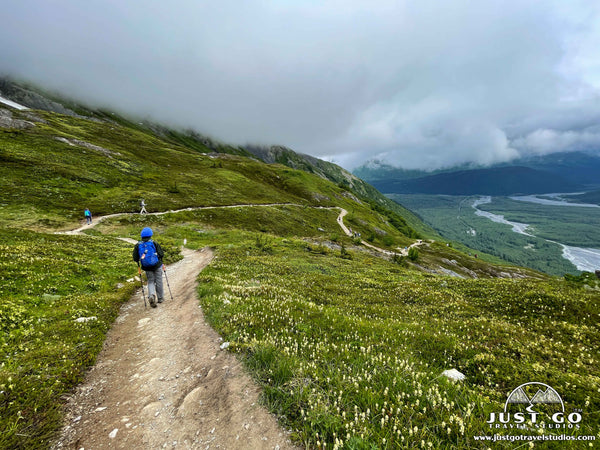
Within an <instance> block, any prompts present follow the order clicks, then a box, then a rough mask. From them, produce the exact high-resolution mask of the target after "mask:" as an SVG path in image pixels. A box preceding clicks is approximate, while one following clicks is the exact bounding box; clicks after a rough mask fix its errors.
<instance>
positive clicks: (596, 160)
mask: <svg viewBox="0 0 600 450" xmlns="http://www.w3.org/2000/svg"><path fill="white" fill-rule="evenodd" d="M354 173H355V174H356V175H358V176H360V177H361V178H363V179H364V180H366V181H367V182H369V183H371V184H373V185H374V186H375V187H376V188H378V189H379V190H380V191H382V192H384V193H386V194H391V193H396V194H409V193H419V194H448V195H471V194H487V195H509V194H518V193H529V194H544V193H554V192H573V191H578V190H585V189H589V188H590V186H594V185H595V186H598V185H600V157H599V156H596V155H593V154H588V153H585V152H570V153H555V154H551V155H537V156H531V157H527V158H521V159H518V160H515V161H511V162H509V163H501V164H496V165H493V166H491V167H475V166H468V165H467V166H465V165H463V166H456V167H452V168H446V169H440V170H436V171H433V172H425V171H421V170H404V169H401V168H397V167H393V166H391V165H389V164H387V163H385V162H381V161H370V162H369V163H367V164H364V165H363V166H361V167H358V168H356V169H355V170H354Z"/></svg>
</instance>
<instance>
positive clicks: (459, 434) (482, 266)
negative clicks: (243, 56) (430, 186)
mask: <svg viewBox="0 0 600 450" xmlns="http://www.w3.org/2000/svg"><path fill="white" fill-rule="evenodd" d="M44 95H47V94H44ZM14 100H15V101H19V99H18V98H15V99H14ZM52 102H54V103H61V104H62V105H63V106H64V109H65V110H66V113H59V112H55V111H51V110H43V109H23V110H19V109H16V108H12V107H11V106H8V105H4V104H1V103H0V162H1V164H0V205H1V208H0V225H1V228H0V237H1V239H0V299H1V300H0V330H1V333H0V356H1V358H0V361H1V363H0V448H6V449H9V448H10V449H13V448H14V449H32V448H36V449H37V448H51V447H52V445H53V443H54V442H55V441H56V439H57V435H58V433H59V432H60V429H61V427H62V425H63V421H64V403H65V400H64V399H65V396H67V395H68V394H69V393H71V392H72V391H73V390H74V389H75V387H76V386H77V385H79V384H80V383H81V382H82V381H83V380H84V377H85V376H86V373H87V371H88V370H89V369H90V368H91V367H92V366H93V365H94V364H95V362H96V359H97V357H98V354H99V353H100V351H101V349H102V346H103V343H104V341H105V339H106V335H107V333H108V331H109V330H110V329H111V327H112V325H113V324H114V322H115V320H116V318H117V316H118V314H119V309H120V307H121V306H122V305H124V304H125V303H126V302H128V301H130V299H131V298H132V296H134V295H137V294H136V293H137V292H138V290H139V287H140V286H139V280H135V279H134V277H135V276H136V275H137V267H136V266H135V264H134V263H133V262H132V261H131V251H132V245H131V244H130V243H127V242H124V241H123V240H122V239H121V238H129V239H133V240H138V239H139V231H140V230H141V229H142V228H143V227H151V228H152V229H153V230H155V233H157V234H159V235H160V238H161V245H162V246H163V248H164V249H165V253H166V255H167V260H166V261H165V263H166V264H170V263H174V262H176V261H177V260H179V259H181V258H182V256H181V253H180V252H181V247H182V246H184V245H185V246H186V247H187V248H189V249H200V248H203V247H206V246H208V247H211V248H212V249H213V251H214V252H215V258H214V260H213V261H212V262H211V263H210V265H209V266H208V267H207V268H205V269H204V270H203V271H202V272H200V274H199V275H198V281H199V287H198V304H199V306H201V308H202V310H203V312H204V314H205V316H206V318H207V320H208V321H209V323H210V325H211V326H212V327H213V328H214V329H215V330H216V331H217V332H218V333H219V334H220V335H221V337H222V338H223V340H224V341H226V342H228V343H229V346H228V347H227V349H226V350H224V351H227V352H232V353H233V354H234V355H235V356H236V358H237V359H238V360H239V361H241V362H242V363H243V365H244V367H245V368H246V369H247V371H248V372H249V373H250V374H251V375H252V377H253V380H254V381H255V383H257V384H258V385H259V386H260V389H261V391H262V401H263V403H264V405H265V407H266V408H268V410H269V411H270V412H271V413H273V414H274V415H275V416H276V417H277V419H278V421H279V423H280V424H281V426H282V427H283V428H285V429H288V430H290V432H291V437H292V440H293V441H294V442H295V443H296V444H297V445H299V446H300V448H310V449H313V448H314V449H357V450H358V449H399V448H407V449H410V448H414V449H421V448H425V449H429V448H431V449H479V448H481V449H486V448H507V449H508V448H511V449H512V448H530V447H535V448H540V449H545V448H548V449H552V448H557V440H558V439H560V440H561V443H560V444H561V445H563V446H564V447H565V448H589V447H592V446H593V445H597V443H596V442H597V441H598V440H599V439H600V427H599V425H600V370H599V368H598V367H599V362H600V355H599V353H598V351H599V345H598V343H599V342H600V325H599V324H600V282H599V280H598V279H597V278H596V276H595V275H593V274H590V273H583V274H580V275H568V276H550V275H548V274H545V273H542V272H538V271H535V270H532V269H528V268H523V267H518V266H514V265H511V264H509V263H507V262H504V261H502V260H500V259H499V258H497V257H493V256H490V255H486V254H479V255H477V257H475V256H470V255H469V251H470V249H468V248H466V247H458V246H457V245H456V244H455V243H453V242H450V241H447V240H445V239H444V238H442V237H441V236H439V235H438V234H437V233H436V232H435V231H434V230H433V229H432V228H430V227H428V226H427V225H425V224H424V223H422V222H421V221H420V220H419V218H418V217H417V216H416V215H414V214H413V213H411V212H410V211H408V210H407V209H405V208H404V207H402V206H400V205H399V204H397V203H394V202H393V201H392V200H390V199H388V198H386V197H385V196H383V195H382V194H380V193H379V192H378V191H376V190H375V189H374V188H372V187H371V186H369V185H368V184H367V183H365V182H363V181H362V180H360V179H358V178H356V177H354V176H352V175H351V174H350V173H348V172H346V171H344V170H343V169H341V168H340V167H338V166H335V165H334V164H331V163H325V162H323V161H320V162H318V160H317V161H315V160H314V159H307V158H304V157H303V155H298V154H295V153H294V152H292V151H290V150H288V149H284V148H272V149H267V150H268V151H267V150H265V149H261V150H260V151H258V150H257V149H253V148H243V147H238V146H232V145H227V144H222V143H218V142H215V141H213V140H211V139H208V138H205V137H203V136H200V135H198V134H196V133H193V132H189V131H181V130H174V129H170V128H168V127H166V126H161V125H157V124H152V123H148V122H139V121H133V120H130V119H127V118H124V117H121V116H119V115H117V114H115V113H112V112H110V111H104V110H94V109H90V108H86V107H83V106H79V105H76V104H74V103H72V102H66V101H62V100H60V99H56V98H52ZM52 102H51V101H50V100H49V101H48V103H52ZM48 109H51V108H48ZM266 153H268V154H269V158H271V159H270V160H268V161H267V159H268V158H266V157H265V154H266ZM266 161H267V162H266ZM141 199H144V200H145V202H146V205H147V206H146V207H147V209H148V212H149V214H147V215H140V214H139V209H140V200H141ZM85 208H89V209H90V210H91V211H92V214H93V216H94V226H93V227H90V228H89V229H87V230H85V231H83V232H82V233H81V234H68V231H70V230H74V229H77V228H79V227H80V226H81V225H82V224H83V222H84V217H83V211H84V209H85ZM342 211H345V212H347V214H346V215H345V216H343V215H342V214H340V213H341V212H342ZM153 213H161V214H153ZM163 213H164V214H163ZM104 216H109V217H104ZM100 217H104V218H103V219H102V220H101V221H100V220H98V219H99V218H100ZM341 225H343V227H345V228H348V229H349V230H351V231H350V234H347V233H346V232H345V229H344V228H343V227H342V226H341ZM409 248H410V252H409V251H408V250H409ZM459 248H460V249H459ZM136 307H139V308H143V307H144V305H143V303H142V302H140V304H139V306H136ZM167 307H168V305H167ZM147 312H148V315H151V313H152V312H153V311H152V310H151V309H148V311H147ZM92 318H93V319H92ZM82 319H86V320H82ZM87 319H89V320H87ZM157 356H158V357H160V355H157ZM451 369H455V370H456V371H458V372H460V373H461V374H462V375H464V379H462V380H454V379H451V378H449V377H447V376H445V375H443V372H444V371H447V370H451ZM530 382H538V383H543V384H545V385H548V386H551V387H552V388H554V389H555V390H556V391H557V392H558V393H559V394H560V397H561V400H562V402H563V404H564V410H563V411H562V413H564V415H556V414H554V415H552V414H550V413H548V411H550V410H551V409H552V408H554V407H555V406H556V405H541V406H539V408H538V406H537V405H536V408H537V409H536V410H539V411H541V412H540V413H539V414H538V415H537V416H533V415H531V414H529V413H526V414H525V415H524V420H523V421H522V422H519V421H516V420H514V419H510V420H509V419H507V418H506V416H505V417H504V418H505V419H506V420H505V421H504V422H500V421H498V420H496V422H495V423H493V420H492V419H491V418H493V417H494V414H495V416H496V417H498V414H500V413H502V412H503V411H504V412H506V411H507V410H506V402H507V398H508V396H509V394H510V393H511V392H512V391H513V390H515V389H516V388H518V387H519V386H521V385H523V384H525V383H530ZM518 406H519V405H516V406H515V405H512V407H514V408H517V407H518ZM544 408H546V409H544ZM546 410H548V411H546ZM514 411H517V409H515V410H514ZM519 411H520V410H519ZM522 411H526V410H525V409H523V410H522ZM527 411H529V410H527ZM513 417H519V416H518V414H514V416H513ZM557 418H563V420H562V421H559V422H557ZM494 435H498V436H502V437H503V438H498V439H501V440H497V441H496V442H491V441H486V440H485V439H488V438H489V439H491V437H493V436H494ZM518 437H520V438H522V439H521V440H517V438H518ZM553 439H556V440H553ZM182 448H183V447H182ZM203 448H204V447H203ZM265 448H267V447H265ZM268 448H270V447H268ZM561 448H563V447H561Z"/></svg>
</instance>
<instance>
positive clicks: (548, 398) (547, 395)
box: [531, 388, 561, 404]
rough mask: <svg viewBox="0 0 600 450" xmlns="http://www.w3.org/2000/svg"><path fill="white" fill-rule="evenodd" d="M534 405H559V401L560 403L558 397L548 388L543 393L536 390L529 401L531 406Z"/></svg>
mask: <svg viewBox="0 0 600 450" xmlns="http://www.w3.org/2000/svg"><path fill="white" fill-rule="evenodd" d="M535 403H545V404H548V403H561V401H560V397H559V396H558V394H557V393H556V391H555V390H554V389H550V388H548V389H546V390H545V391H542V390H541V389H538V391H537V392H536V393H535V395H534V396H533V397H532V399H531V404H535Z"/></svg>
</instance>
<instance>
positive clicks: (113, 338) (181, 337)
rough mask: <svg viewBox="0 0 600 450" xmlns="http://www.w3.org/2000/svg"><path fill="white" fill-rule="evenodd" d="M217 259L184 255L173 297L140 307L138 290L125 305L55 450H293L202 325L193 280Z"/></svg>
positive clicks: (172, 278) (171, 275) (173, 272)
mask: <svg viewBox="0 0 600 450" xmlns="http://www.w3.org/2000/svg"><path fill="white" fill-rule="evenodd" d="M212 257H213V254H212V252H211V251H210V250H209V249H203V250H202V251H191V250H184V259H183V260H181V261H179V262H178V263H176V264H173V265H171V266H169V267H168V269H167V276H168V280H169V283H170V285H171V290H172V293H173V297H174V300H171V299H170V297H169V293H168V288H167V285H166V283H165V286H164V287H165V294H166V295H165V301H164V303H162V304H159V305H158V307H157V308H150V307H149V306H148V308H147V309H145V308H144V306H143V300H142V293H141V291H140V292H139V293H138V294H136V295H135V296H134V297H133V298H132V299H131V300H130V301H129V302H128V303H127V304H125V305H123V307H122V308H121V311H120V314H119V317H118V318H117V320H116V322H115V324H114V326H113V328H112V329H111V331H110V332H109V334H108V336H107V340H106V342H105V345H104V349H103V350H102V352H101V354H100V355H99V357H98V360H97V363H96V365H95V366H94V367H93V368H92V369H91V370H90V371H89V373H88V374H87V376H86V379H85V381H84V383H82V384H81V385H80V386H79V387H78V388H77V389H76V392H75V393H74V394H73V395H72V396H71V397H70V398H69V400H68V402H67V406H66V409H67V411H66V419H65V426H64V428H63V430H62V433H61V436H60V437H59V439H58V441H57V442H56V443H55V445H54V446H53V448H54V449H63V448H69V449H86V450H89V449H105V448H110V449H159V448H169V449H171V448H178V449H179V448H182V449H211V448H212V449H214V448H221V449H281V450H283V449H294V448H297V447H295V446H294V445H292V444H291V442H290V441H289V439H288V433H287V432H286V431H284V430H283V429H282V428H281V427H280V426H279V424H278V423H277V421H276V419H275V417H274V416H272V415H271V414H269V413H268V411H266V409H265V408H264V407H262V406H261V405H259V403H258V399H259V395H260V390H259V388H258V387H257V386H256V385H255V384H254V383H253V381H252V380H251V378H250V377H249V375H248V374H247V373H246V372H245V371H244V369H243V367H242V366H241V364H240V362H238V361H237V359H236V358H235V357H234V356H233V355H232V354H230V353H228V352H227V351H225V350H221V348H220V344H221V343H222V341H221V338H220V337H219V335H218V334H217V333H216V332H215V331H214V330H213V329H212V328H210V327H209V326H208V325H207V323H206V322H205V320H204V316H203V314H202V310H201V308H200V306H199V304H198V296H197V292H196V286H197V282H196V277H197V275H198V273H199V272H200V270H202V268H204V267H205V266H206V265H207V264H208V263H209V262H210V261H211V259H212Z"/></svg>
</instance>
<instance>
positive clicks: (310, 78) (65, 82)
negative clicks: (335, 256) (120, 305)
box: [0, 0, 600, 169]
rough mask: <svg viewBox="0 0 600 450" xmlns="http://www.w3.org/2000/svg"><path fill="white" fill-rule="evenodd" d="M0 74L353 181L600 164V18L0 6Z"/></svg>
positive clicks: (130, 3)
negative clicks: (394, 170) (595, 157)
mask: <svg viewBox="0 0 600 450" xmlns="http://www.w3.org/2000/svg"><path fill="white" fill-rule="evenodd" d="M0 23H1V26H0V74H8V75H12V76H17V77H23V78H25V79H27V80H29V81H33V82H37V83H41V84H42V85H44V86H46V87H49V88H52V89H56V90H59V91H60V92H63V93H65V94H68V95H70V96H72V97H74V98H78V99H84V100H87V101H89V102H93V103H94V104H99V105H103V106H109V107H111V108H113V109H117V110H119V111H122V112H128V113H134V114H137V115H140V116H142V117H148V118H153V119H155V120H159V121H162V122H166V123H169V124H174V125H180V126H185V127H192V128H194V129H196V130H197V131H199V132H202V133H204V134H207V135H210V136H212V137H214V138H217V139H219V140H222V141H224V142H228V143H233V144H245V143H259V144H281V145H286V146H288V147H290V148H292V149H294V150H296V151H299V152H302V153H308V154H311V155H314V156H317V157H321V158H324V159H328V160H333V161H334V162H336V163H338V164H340V165H342V166H343V167H346V168H348V169H352V168H354V167H356V166H357V165H360V164H362V163H364V162H365V161H367V160H371V159H374V158H377V159H383V160H385V161H387V162H388V163H390V164H393V165H396V166H401V167H405V168H425V169H433V168H438V167H443V166H450V165H453V164H460V163H466V162H475V163H483V164H488V163H493V162H497V161H506V160H510V159H512V158H515V157H518V156H520V155H521V156H522V155H527V154H532V153H535V154H543V153H552V152H557V151H573V150H581V149H587V150H597V151H600V56H599V54H600V53H599V49H600V2H597V1H590V0H583V1H578V0H568V1H563V0H559V1H553V0H544V1H530V0H501V1H487V0H481V1H472V0H448V1H440V0H418V1H416V0H413V1H408V0H407V1H390V0H377V1H373V0H365V1H359V0H329V1H327V0H325V1H317V0H303V1H301V0H297V1H295V0H287V1H286V0H280V1H274V0H272V1H266V0H263V1H260V0H242V1H239V0H235V1H234V0H218V1H210V2H209V1H200V0H172V1H165V0H160V1H155V0H85V1H81V0H71V1H66V0H53V1H47V0H5V1H4V2H3V6H2V12H1V16H0Z"/></svg>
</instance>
